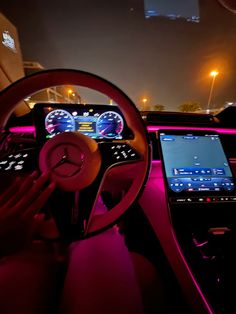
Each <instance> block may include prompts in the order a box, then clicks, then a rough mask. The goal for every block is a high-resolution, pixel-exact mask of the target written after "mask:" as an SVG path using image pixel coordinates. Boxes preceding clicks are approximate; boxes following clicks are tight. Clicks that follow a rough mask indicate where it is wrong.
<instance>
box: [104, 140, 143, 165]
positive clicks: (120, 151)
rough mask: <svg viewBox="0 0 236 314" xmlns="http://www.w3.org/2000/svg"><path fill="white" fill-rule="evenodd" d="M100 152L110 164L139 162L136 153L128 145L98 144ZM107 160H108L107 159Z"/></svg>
mask: <svg viewBox="0 0 236 314" xmlns="http://www.w3.org/2000/svg"><path fill="white" fill-rule="evenodd" d="M100 147H101V150H102V152H103V154H104V157H105V158H106V160H107V162H108V163H110V164H115V163H117V162H126V161H127V162H129V161H135V160H139V159H140V156H139V154H138V153H137V151H136V150H135V149H134V148H133V147H131V146H130V145H129V144H123V143H122V144H121V143H100ZM108 158H109V159H108Z"/></svg>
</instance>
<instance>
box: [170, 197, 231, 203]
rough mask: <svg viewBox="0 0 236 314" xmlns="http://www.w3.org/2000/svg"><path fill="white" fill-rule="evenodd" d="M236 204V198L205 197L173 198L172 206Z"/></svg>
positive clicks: (171, 199)
mask: <svg viewBox="0 0 236 314" xmlns="http://www.w3.org/2000/svg"><path fill="white" fill-rule="evenodd" d="M228 202H236V196H204V197H198V196H194V197H171V198H170V203H172V204H183V203H184V204H191V203H198V204H199V203H228Z"/></svg>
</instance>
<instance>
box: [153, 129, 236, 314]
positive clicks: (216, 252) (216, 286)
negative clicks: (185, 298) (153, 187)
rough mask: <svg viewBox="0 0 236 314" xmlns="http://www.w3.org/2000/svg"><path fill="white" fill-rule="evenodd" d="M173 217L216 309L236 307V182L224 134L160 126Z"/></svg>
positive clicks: (183, 248)
mask: <svg viewBox="0 0 236 314" xmlns="http://www.w3.org/2000/svg"><path fill="white" fill-rule="evenodd" d="M158 136H159V143H160V155H161V159H162V164H163V173H164V179H165V185H166V190H167V202H168V205H169V213H170V217H171V221H172V224H173V227H174V230H175V233H176V236H177V239H178V241H179V243H180V246H181V248H182V250H183V253H184V255H185V257H186V259H187V262H188V264H189V266H190V267H191V269H192V271H193V273H194V275H195V277H196V279H197V281H198V283H199V285H200V287H201V289H202V291H203V292H204V294H205V296H206V297H207V298H208V300H209V301H210V303H211V305H212V308H213V309H214V311H215V312H216V313H232V309H233V308H234V307H235V306H234V294H235V293H234V289H232V288H231V287H232V286H233V285H234V283H235V279H236V270H235V265H236V254H235V252H234V251H235V250H236V235H235V233H236V183H235V178H234V176H233V172H232V169H231V165H230V162H229V160H228V158H227V156H226V154H225V152H224V148H223V145H222V143H221V139H220V136H219V134H217V133H216V132H209V131H208V132H202V131H196V132H192V131H177V130H176V131H175V130H171V131H170V130H168V131H165V130H160V131H159V134H158Z"/></svg>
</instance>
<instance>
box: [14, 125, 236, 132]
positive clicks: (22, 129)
mask: <svg viewBox="0 0 236 314" xmlns="http://www.w3.org/2000/svg"><path fill="white" fill-rule="evenodd" d="M147 129H148V132H155V131H158V130H190V131H191V130H193V131H194V130H199V131H216V132H218V133H220V134H236V129H225V128H201V127H200V128H196V127H187V126H186V127H184V126H164V125H163V126H153V125H150V126H148V127H147ZM9 130H10V132H12V133H35V127H34V126H32V125H29V126H15V127H12V128H10V129H9Z"/></svg>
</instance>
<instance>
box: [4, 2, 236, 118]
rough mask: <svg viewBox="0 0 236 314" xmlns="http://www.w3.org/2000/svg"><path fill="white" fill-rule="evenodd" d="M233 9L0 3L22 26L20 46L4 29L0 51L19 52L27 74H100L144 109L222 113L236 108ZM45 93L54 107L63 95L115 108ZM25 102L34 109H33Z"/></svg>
mask: <svg viewBox="0 0 236 314" xmlns="http://www.w3.org/2000/svg"><path fill="white" fill-rule="evenodd" d="M233 3H234V1H223V0H219V1H218V0H212V1H209V0H199V1H198V0H178V1H177V0H119V1H111V0H100V1H95V0H87V1H85V0H67V1H61V0H57V1H55V0H52V1H48V0H35V1H30V0H22V1H16V0H8V1H1V3H0V11H1V13H2V15H4V16H5V17H6V18H7V19H9V21H10V22H11V23H12V24H13V25H14V26H15V27H16V30H17V32H18V36H19V39H18V40H19V47H15V46H14V34H13V29H11V30H9V29H7V28H5V26H4V25H1V27H0V30H1V34H0V36H1V42H0V45H1V48H0V53H1V49H2V51H3V49H5V50H6V49H7V50H8V51H10V50H11V52H9V53H11V54H17V53H19V52H20V53H21V57H22V59H23V61H24V71H25V73H26V75H27V74H29V73H31V72H34V71H36V70H41V69H43V68H45V69H50V68H73V69H80V70H85V71H89V72H92V73H95V74H97V75H100V76H101V77H104V78H105V79H107V80H110V81H111V82H113V83H114V84H116V85H117V86H119V87H120V88H121V89H122V90H123V91H124V92H125V93H127V95H128V96H129V97H130V98H131V99H132V100H133V101H134V103H135V104H136V106H137V107H138V108H139V109H140V110H142V111H146V110H155V111H182V112H197V113H206V112H207V113H209V112H211V113H212V112H213V113H217V112H219V111H221V110H222V109H224V108H225V107H227V106H230V105H233V104H234V103H235V102H236V88H235V81H236V80H235V78H236V73H235V69H236V61H235V48H236V37H235V33H236V15H235V14H234V10H233V9H234V8H233ZM230 5H232V7H230ZM16 48H17V49H16ZM14 49H15V51H14ZM5 50H4V52H3V53H4V55H3V56H5V53H6V52H5ZM1 58H2V60H3V61H4V57H1ZM3 61H1V62H3ZM11 64H12V63H11ZM1 65H2V64H1ZM15 68H16V67H15ZM22 75H23V74H21V73H19V76H22ZM1 76H3V74H2V73H0V80H1ZM9 81H11V80H10V79H9ZM2 87H3V85H2ZM0 88H1V84H0ZM45 94H47V99H48V101H59V100H60V99H59V98H60V95H61V94H63V95H64V96H63V97H64V98H63V101H64V102H65V101H66V102H78V103H102V104H104V103H112V100H110V99H106V98H104V97H102V96H101V95H99V94H98V93H91V92H89V91H87V90H86V89H81V88H77V87H71V86H66V87H65V88H64V92H63V91H62V90H61V91H58V90H56V89H52V90H49V91H48V90H47V91H46V92H45ZM36 99H39V100H40V101H43V99H42V97H41V98H40V97H36ZM26 101H28V102H29V103H31V104H30V106H33V105H34V103H35V99H34V100H32V99H31V100H30V99H28V100H26Z"/></svg>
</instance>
